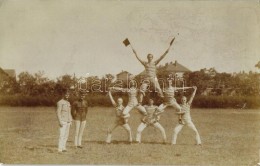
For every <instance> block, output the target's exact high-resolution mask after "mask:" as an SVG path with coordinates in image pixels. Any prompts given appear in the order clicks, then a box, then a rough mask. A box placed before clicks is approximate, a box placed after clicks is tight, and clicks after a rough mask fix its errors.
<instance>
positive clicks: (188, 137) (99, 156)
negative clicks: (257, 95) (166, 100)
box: [0, 107, 260, 165]
mask: <svg viewBox="0 0 260 166" xmlns="http://www.w3.org/2000/svg"><path fill="white" fill-rule="evenodd" d="M0 117H1V121H0V162H2V163H6V164H146V165H147V164H149V165H150V164H160V165H162V164H167V165H256V163H258V162H259V155H260V154H259V149H260V111H259V110H234V109H194V110H192V117H193V121H194V123H195V125H196V127H197V128H198V130H199V132H200V135H201V138H202V142H203V146H202V147H200V146H195V145H194V144H195V140H194V133H193V132H192V131H190V130H189V129H188V128H184V129H183V130H182V132H181V133H180V134H179V137H178V140H177V145H175V146H171V145H170V142H171V137H172V133H173V128H174V126H175V125H176V123H177V118H176V115H175V114H174V113H173V112H172V111H171V110H166V112H165V113H164V114H163V115H162V117H161V124H162V125H163V126H164V127H165V130H166V134H167V136H168V144H166V145H163V144H161V142H162V139H161V135H160V132H159V131H157V130H156V129H154V128H153V127H149V128H146V129H145V130H144V132H143V137H142V141H143V143H142V144H132V145H129V144H127V143H126V142H125V141H126V140H127V136H126V132H125V131H124V130H123V129H122V128H118V129H117V130H115V132H114V134H113V140H114V141H113V143H112V144H110V145H107V144H104V140H105V138H106V130H107V128H108V127H109V126H110V125H111V124H112V123H113V121H114V112H113V108H112V107H111V108H106V107H92V108H90V109H89V114H88V117H87V127H86V130H85V135H84V139H83V140H84V148H83V149H82V150H80V149H74V148H73V135H74V127H75V126H72V128H71V132H70V137H69V141H68V152H67V153H64V154H58V153H57V141H58V123H57V119H56V115H55V108H54V107H36V108H32V107H31V108H28V107H0ZM140 118H141V116H140V114H139V113H137V111H132V112H131V119H130V122H129V123H130V125H131V127H132V131H133V133H134V134H135V133H136V129H137V126H138V125H139V123H140Z"/></svg>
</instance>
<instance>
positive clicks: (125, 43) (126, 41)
mask: <svg viewBox="0 0 260 166" xmlns="http://www.w3.org/2000/svg"><path fill="white" fill-rule="evenodd" d="M123 43H124V45H125V46H126V47H127V46H128V45H129V44H130V42H129V40H128V39H127V38H126V39H125V40H124V41H123Z"/></svg>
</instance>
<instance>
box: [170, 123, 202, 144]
mask: <svg viewBox="0 0 260 166" xmlns="http://www.w3.org/2000/svg"><path fill="white" fill-rule="evenodd" d="M185 125H187V126H188V127H189V128H190V129H192V130H193V131H194V132H195V134H196V142H197V144H201V139H200V135H199V132H198V130H197V128H196V127H195V125H194V124H193V122H192V121H191V120H189V121H185V124H184V125H183V124H177V126H176V127H175V128H174V130H173V137H172V144H176V141H177V136H178V134H179V132H180V131H181V130H182V128H183V126H185Z"/></svg>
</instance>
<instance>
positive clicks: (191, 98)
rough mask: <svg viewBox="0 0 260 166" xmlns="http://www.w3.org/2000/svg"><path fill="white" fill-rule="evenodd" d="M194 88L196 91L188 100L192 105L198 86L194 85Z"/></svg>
mask: <svg viewBox="0 0 260 166" xmlns="http://www.w3.org/2000/svg"><path fill="white" fill-rule="evenodd" d="M193 89H194V91H193V93H192V95H191V97H190V99H189V101H188V104H189V105H191V103H192V101H193V99H194V97H195V94H196V91H197V87H196V86H193Z"/></svg>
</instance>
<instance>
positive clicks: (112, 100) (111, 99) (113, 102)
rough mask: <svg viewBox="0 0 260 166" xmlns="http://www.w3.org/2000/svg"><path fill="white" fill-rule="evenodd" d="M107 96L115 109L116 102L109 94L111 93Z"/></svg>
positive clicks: (109, 93)
mask: <svg viewBox="0 0 260 166" xmlns="http://www.w3.org/2000/svg"><path fill="white" fill-rule="evenodd" d="M108 95H109V98H110V101H111V102H112V104H113V106H114V107H116V102H115V100H114V98H113V96H112V94H111V91H109V92H108Z"/></svg>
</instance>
